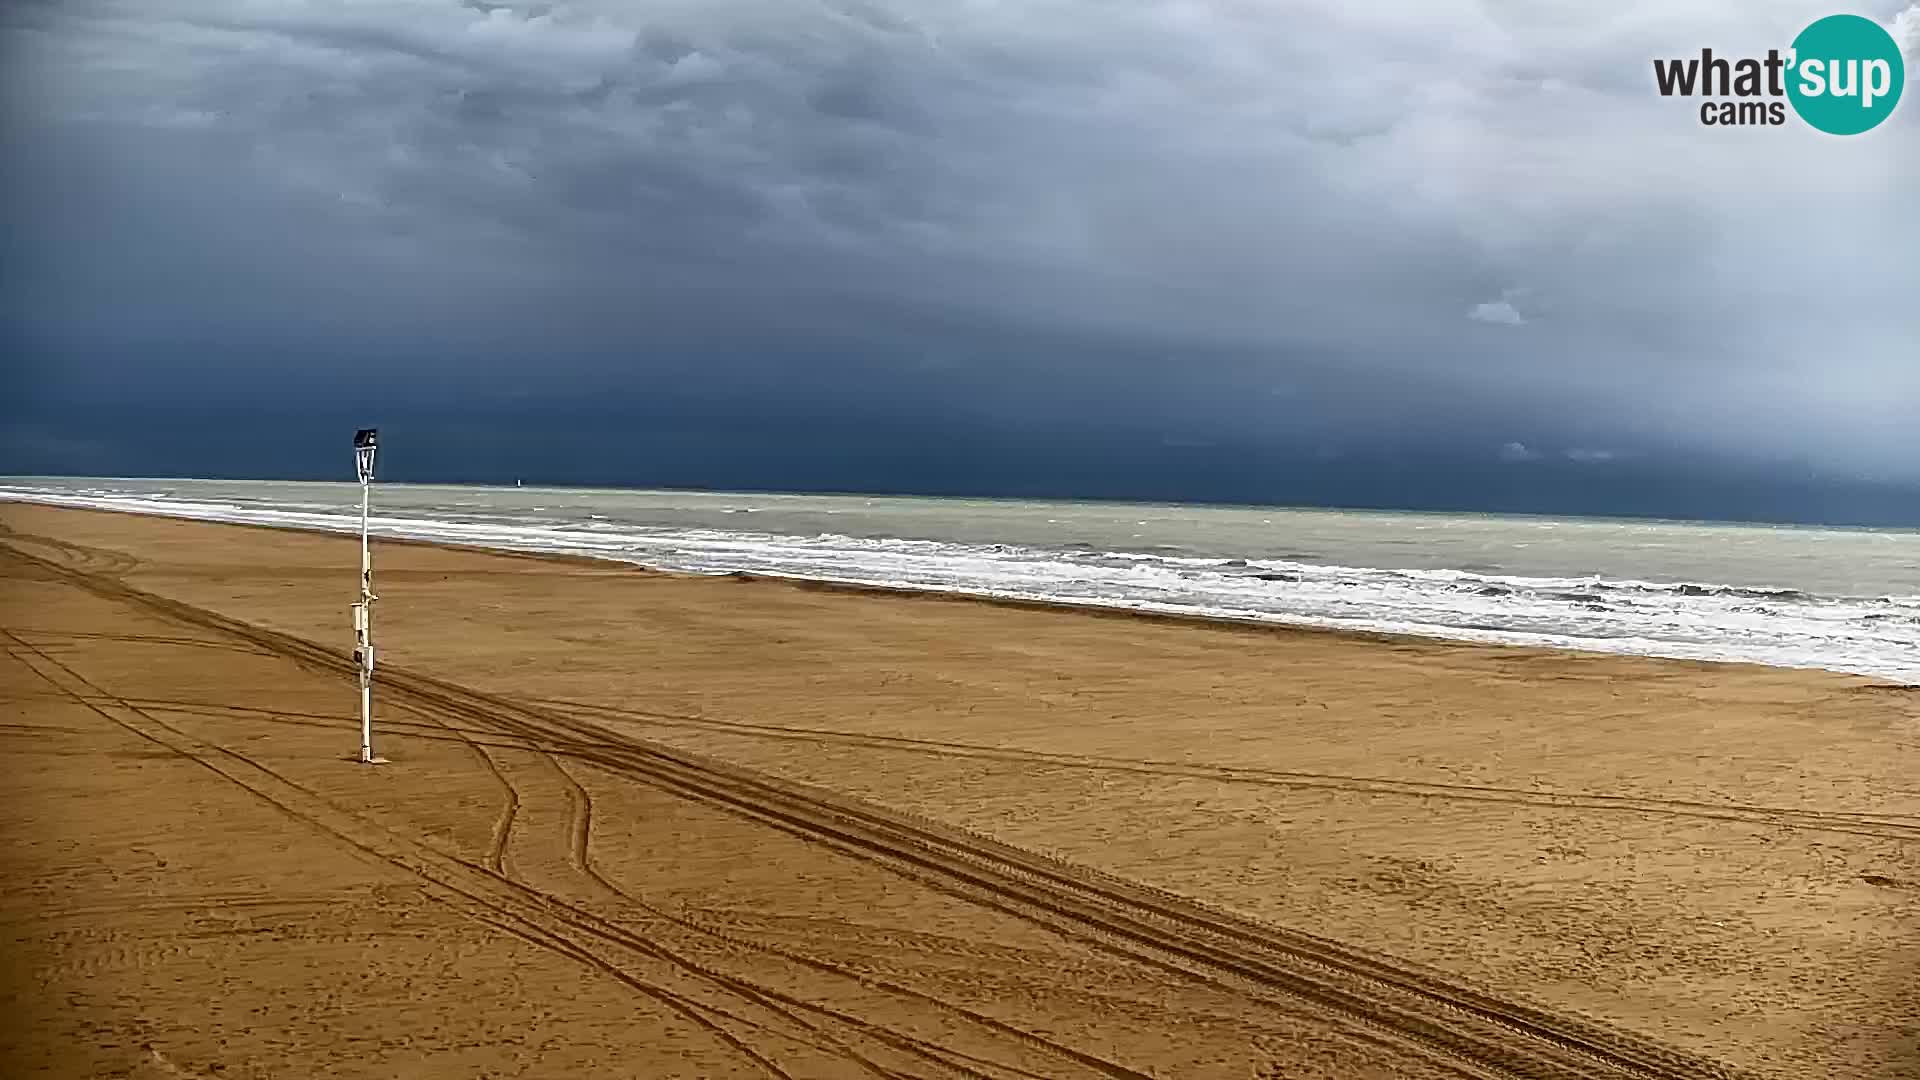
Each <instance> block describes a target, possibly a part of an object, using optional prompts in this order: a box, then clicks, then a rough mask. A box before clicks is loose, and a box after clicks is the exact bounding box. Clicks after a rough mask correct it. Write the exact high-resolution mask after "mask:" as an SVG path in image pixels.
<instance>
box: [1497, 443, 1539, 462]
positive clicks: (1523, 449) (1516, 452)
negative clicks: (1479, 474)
mask: <svg viewBox="0 0 1920 1080" xmlns="http://www.w3.org/2000/svg"><path fill="white" fill-rule="evenodd" d="M1499 456H1500V460H1501V461H1504V462H1507V463H1508V464H1517V463H1519V462H1523V461H1539V460H1540V452H1539V451H1537V450H1534V449H1533V448H1532V447H1529V446H1528V445H1527V444H1526V443H1520V442H1510V443H1507V444H1506V445H1505V446H1502V447H1501V448H1500V455H1499Z"/></svg>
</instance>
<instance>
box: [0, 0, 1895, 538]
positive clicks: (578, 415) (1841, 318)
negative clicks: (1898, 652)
mask: <svg viewBox="0 0 1920 1080" xmlns="http://www.w3.org/2000/svg"><path fill="white" fill-rule="evenodd" d="M1835 10H1838V9H1835V8H1832V7H1830V6H1828V5H1826V4H1823V3H1803V2H1798V0H1765V2H1745V0H1743V2H1739V3H1735V2H1732V0H1681V2H1652V0H1647V2H1642V3H1627V4H1597V3H1591V2H1583V3H1574V2H1571V0H1483V2H1479V3H1468V2H1460V0H1432V2H1424V0H1423V2H1396V3H1384V4H1366V5H1360V4H1350V3H1343V2H1337V0H1327V2H1284V0H1029V2H1016V0H778V2H774V0H555V2H549V3H519V2H515V3H505V2H499V3H496V2H483V0H466V2H459V0H170V2H168V3H164V4H157V3H152V2H150V0H57V2H55V0H49V2H39V3H36V2H30V0H18V2H15V3H12V4H8V5H5V6H4V7H0V48H3V49H4V57H3V59H4V74H0V80H4V83H5V85H4V88H3V89H4V105H0V109H3V110H4V115H3V118H0V124H3V125H4V127H3V128H0V131H3V133H4V142H5V145H4V155H3V156H4V165H0V168H3V169H4V187H3V188H0V223H4V227H5V237H6V240H5V244H4V252H5V254H4V255H0V259H3V260H4V262H0V348H4V350H5V356H6V358H7V359H6V368H7V371H8V376H7V386H6V388H5V390H6V394H5V397H6V402H5V404H3V405H0V469H4V470H6V471H36V472H38V471H59V472H73V473H91V474H98V473H110V474H151V473H156V472H160V473H197V474H211V473H218V474H226V475H276V476H288V475H308V476H324V475H334V474H338V473H350V471H351V469H350V455H349V454H348V453H347V450H346V444H347V438H348V436H349V435H350V434H351V430H352V429H353V428H354V427H356V426H359V425H361V424H367V423H378V424H380V425H381V426H382V427H383V428H385V429H387V431H388V442H389V445H390V447H391V448H392V449H391V452H390V454H389V457H388V460H389V462H390V467H391V473H390V475H395V476H398V477H401V478H414V479H474V480H484V479H499V478H505V477H509V476H513V475H523V476H527V477H529V478H534V479H543V480H550V481H574V482H626V483H636V484H679V485H719V486H745V487H772V488H796V487H798V488H843V489H844V488H855V489H891V490H924V491H969V492H987V493H994V492H999V493H1009V494H1039V493H1045V494H1083V495H1091V496H1138V497H1152V498H1179V497H1187V498H1195V499H1241V500H1254V501H1261V500H1274V501H1316V502H1332V503H1346V504H1359V505H1383V504H1402V505H1417V506H1458V507H1467V508H1486V509H1542V510H1552V511H1568V510H1581V509H1586V510H1592V511H1595V512H1637V513H1662V514H1685V515H1695V514H1698V515H1722V514H1724V515H1731V516H1757V517H1783V518H1839V519H1847V520H1853V519H1859V520H1868V519H1873V520H1881V519H1886V520H1893V519H1906V520H1920V437H1916V435H1915V431H1916V429H1920V202H1917V201H1916V198H1917V197H1916V192H1920V92H1916V88H1915V87H1914V85H1913V83H1914V81H1915V80H1914V79H1910V80H1909V82H1908V84H1907V96H1908V97H1909V98H1913V99H1915V100H1911V101H1908V102H1905V103H1903V104H1902V105H1901V106H1900V107H1899V108H1898V109H1897V110H1896V112H1895V114H1894V115H1893V117H1892V118H1891V119H1890V120H1889V121H1888V122H1887V123H1886V124H1884V125H1882V126H1881V127H1880V128H1878V129H1876V130H1874V131H1872V132H1869V133H1867V134H1865V135H1860V136H1855V137H1851V138H1835V137H1829V136H1825V135H1821V134H1819V133H1817V132H1815V131H1813V130H1811V129H1810V128H1808V127H1807V126H1805V125H1803V124H1800V123H1799V122H1798V121H1797V120H1795V119H1792V118H1791V117H1790V118H1789V123H1788V124H1786V125H1784V126H1781V127H1755V128H1731V129H1728V128H1709V127H1703V126H1701V124H1700V123H1699V120H1698V118H1697V102H1687V101H1680V100H1673V99H1662V98H1661V97H1659V96H1658V94H1657V93H1656V92H1655V90H1654V87H1653V78H1652V69H1651V61H1652V60H1653V59H1654V58H1655V57H1669V56H1673V57H1680V56H1687V55H1690V54H1691V55H1697V54H1698V52H1699V50H1700V49H1701V48H1702V47H1703V46H1710V47H1712V48H1713V49H1714V50H1715V51H1716V52H1717V53H1721V54H1728V55H1735V56H1742V55H1763V54H1764V53H1765V51H1766V50H1767V49H1768V48H1769V47H1777V48H1782V49H1784V48H1785V47H1786V46H1787V45H1788V44H1789V43H1790V42H1791V40H1792V38H1793V36H1794V35H1795V34H1796V33H1797V32H1798V31H1799V30H1800V29H1801V28H1802V27H1804V26H1805V25H1806V24H1807V23H1809V22H1811V21H1812V20H1813V19H1815V18H1818V17H1820V16H1822V15H1826V14H1831V13H1833V11H1835ZM1851 10H1856V11H1858V12H1859V13H1861V14H1865V15H1868V16H1869V17H1872V18H1874V19H1876V20H1877V21H1879V22H1882V23H1883V24H1885V25H1887V26H1889V27H1890V28H1892V29H1893V31H1894V32H1895V34H1896V35H1897V36H1899V37H1900V39H1901V40H1903V41H1904V42H1905V43H1906V45H1907V47H1908V55H1909V57H1910V58H1920V5H1909V4H1908V3H1907V2H1906V0H1870V2H1866V3H1862V4H1858V5H1856V6H1855V7H1854V8H1852V9H1851ZM1909 73H1910V75H1920V59H1909ZM343 464H344V465H346V466H347V467H346V468H342V466H343Z"/></svg>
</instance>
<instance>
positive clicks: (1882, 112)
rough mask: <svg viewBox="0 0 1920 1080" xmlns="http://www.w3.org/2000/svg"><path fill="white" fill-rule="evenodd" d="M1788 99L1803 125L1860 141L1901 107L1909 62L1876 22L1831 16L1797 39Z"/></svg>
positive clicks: (1810, 27) (1811, 27) (1789, 80)
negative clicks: (1864, 133)
mask: <svg viewBox="0 0 1920 1080" xmlns="http://www.w3.org/2000/svg"><path fill="white" fill-rule="evenodd" d="M1789 64H1790V65H1791V68H1790V74H1789V76H1788V82H1787V99H1788V100H1789V101H1792V102H1793V111H1794V112H1797V113H1799V114H1800V119H1802V120H1805V121H1806V122H1807V123H1809V124H1812V125H1813V126H1814V127H1816V128H1819V129H1820V130H1821V131H1824V132H1826V133H1827V134H1829V135H1858V134H1860V133H1861V132H1863V131H1870V130H1872V129H1873V128H1875V127H1878V126H1879V125H1880V122H1881V121H1882V120H1885V119H1886V118H1887V117H1888V116H1890V115H1892V114H1893V107H1894V106H1895V105H1897V104H1899V103H1900V90H1901V88H1902V87H1904V86H1906V84H1907V65H1906V61H1905V60H1903V59H1902V58H1901V56H1900V46H1899V45H1898V44H1897V43H1895V41H1894V40H1893V35H1892V34H1889V33H1887V31H1886V29H1885V28H1884V27H1882V26H1881V25H1880V24H1879V23H1876V22H1874V21H1873V20H1872V19H1866V18H1862V17H1860V16H1858V15H1829V16H1827V17H1826V18H1824V19H1821V20H1820V21H1818V22H1816V23H1814V24H1813V25H1811V26H1809V27H1807V28H1806V29H1805V30H1802V31H1800V36H1799V37H1797V38H1794V39H1793V58H1792V60H1790V61H1789Z"/></svg>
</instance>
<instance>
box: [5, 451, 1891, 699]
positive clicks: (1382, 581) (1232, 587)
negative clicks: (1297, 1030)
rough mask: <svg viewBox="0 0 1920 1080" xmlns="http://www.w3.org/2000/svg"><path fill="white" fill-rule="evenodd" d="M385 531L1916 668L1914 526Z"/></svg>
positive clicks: (254, 491) (886, 520)
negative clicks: (1911, 529) (1896, 528)
mask: <svg viewBox="0 0 1920 1080" xmlns="http://www.w3.org/2000/svg"><path fill="white" fill-rule="evenodd" d="M0 498H13V499H28V500H34V501H43V502H54V503H62V504H67V505H81V506H97V507H112V508H117V509H123V510H134V511H142V512H152V513H166V514H175V515H181V516H188V517H199V518H207V519H212V520H227V521H251V522H257V523H263V524H284V525H297V526H308V527H319V528H338V529H347V528H357V525H358V502H359V487H358V485H354V484H334V483H282V482H268V481H211V480H120V479H112V480H109V479H83V478H33V477H16V478H7V479H3V480H0ZM375 500H376V501H375V506H376V512H375V522H374V526H375V530H376V532H378V533H379V534H382V535H389V536H406V537H413V538H420V539H438V540H445V541H452V542H460V543H470V544H479V545H483V546H492V547H500V548H509V549H516V550H537V551H556V552H571V553H578V554H588V555H597V556H601V557H606V558H614V559H622V560H627V561H631V562H636V563H642V564H645V565H650V566H657V567H662V568H666V569H674V570H685V571H693V572H728V571H736V570H744V571H750V572H754V573H765V574H782V575H790V576H800V577H813V578H823V579H831V580H842V581H857V582H865V583H872V584H890V585H903V586H909V587H916V588H925V589H940V590H955V591H964V592H974V593H985V594H994V595H1009V596H1026V597H1034V598H1041V599H1051V600H1062V601H1069V602H1076V603H1087V604H1099V605H1104V606H1122V607H1134V608H1140V609H1145V610H1157V611H1179V612H1190V613H1194V614H1205V615H1212V616H1221V617H1231V618H1245V619H1258V620H1268V621H1280V622H1289V623H1297V624H1303V625H1314V626H1339V627H1350V628H1354V629H1370V630H1383V631H1390V632H1401V633H1416V634H1428V635H1434V636H1442V637H1450V638H1461V639H1466V640H1476V641H1503V642H1514V643H1530V644H1548V645H1561V646H1567V647H1573V648H1583V649H1595V650H1601V651H1608V652H1629V653H1643V654H1647V655H1659V656H1678V657H1687V658H1697V659H1709V660H1742V661H1750V662H1758V663H1765V664H1777V665H1784V666H1795V667H1824V668H1831V669H1834V670H1841V671H1852V672H1858V673H1862V674H1870V675H1878V676H1881V677H1884V678H1889V679H1895V680H1899V681H1905V682H1915V683H1920V533H1914V532H1904V531H1886V530H1870V529H1821V528H1806V527H1794V526H1754V525H1725V524H1712V523H1701V522H1663V521H1622V520H1606V519H1591V518H1536V517H1506V516H1493V515H1451V514H1405V513H1377V512H1353V511H1328V510H1298V509H1281V508H1253V507H1218V506H1186V505H1164V504H1162V505H1148V504H1130V503H1090V502H1028V501H1014V500H987V499H933V498H914V497H891V496H865V495H769V494H748V493H727V492H677V491H631V490H595V489H572V488H513V487H455V486H434V485H411V484H406V485H402V484H381V485H376V487H375Z"/></svg>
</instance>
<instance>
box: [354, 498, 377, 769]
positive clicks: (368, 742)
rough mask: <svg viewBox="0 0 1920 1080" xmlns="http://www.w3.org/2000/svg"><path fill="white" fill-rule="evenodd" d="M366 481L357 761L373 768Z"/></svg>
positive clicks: (370, 566)
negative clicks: (358, 746)
mask: <svg viewBox="0 0 1920 1080" xmlns="http://www.w3.org/2000/svg"><path fill="white" fill-rule="evenodd" d="M368 479H369V478H368V477H366V476H362V477H361V478H360V613H359V614H360V617H359V618H358V619H356V620H354V621H355V622H357V623H359V624H360V625H359V626H357V627H356V628H355V629H357V630H358V631H359V634H358V637H359V646H360V648H359V654H360V655H359V659H360V760H361V761H362V762H363V763H365V764H368V765H371V764H373V603H372V601H373V557H372V554H371V552H370V551H369V549H368V547H367V504H368V501H369V498H370V486H369V484H368Z"/></svg>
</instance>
